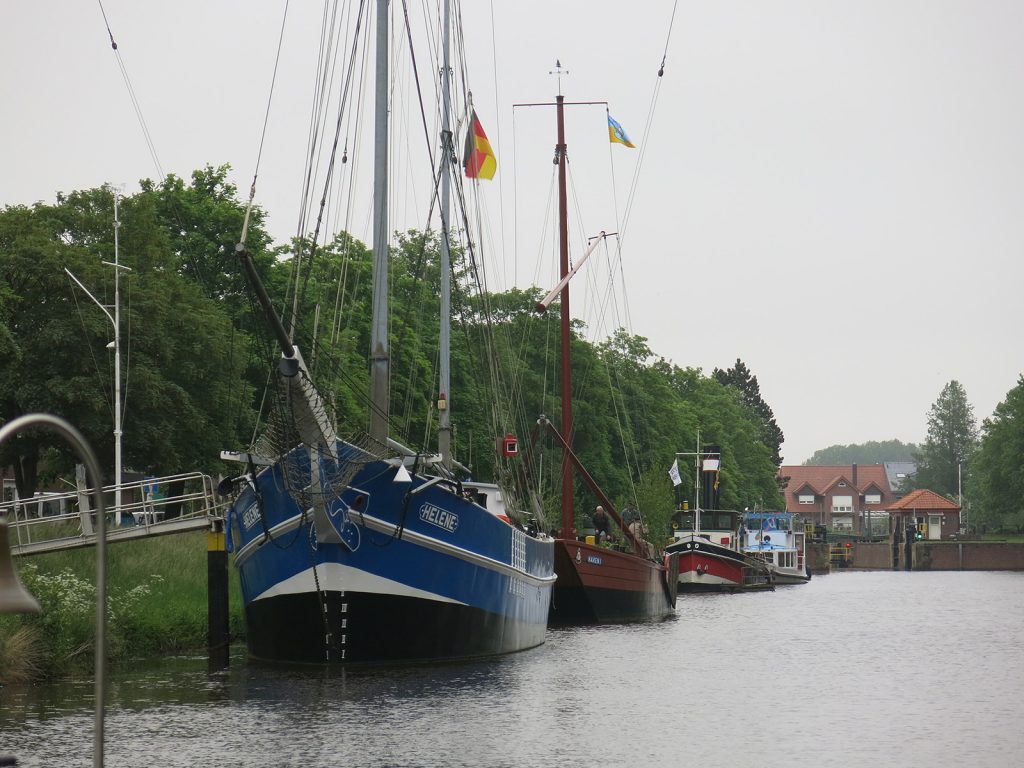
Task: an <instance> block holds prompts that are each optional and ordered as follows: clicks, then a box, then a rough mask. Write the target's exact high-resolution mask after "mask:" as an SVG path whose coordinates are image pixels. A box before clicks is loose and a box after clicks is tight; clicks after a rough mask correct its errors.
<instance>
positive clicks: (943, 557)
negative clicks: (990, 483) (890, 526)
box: [808, 541, 1024, 571]
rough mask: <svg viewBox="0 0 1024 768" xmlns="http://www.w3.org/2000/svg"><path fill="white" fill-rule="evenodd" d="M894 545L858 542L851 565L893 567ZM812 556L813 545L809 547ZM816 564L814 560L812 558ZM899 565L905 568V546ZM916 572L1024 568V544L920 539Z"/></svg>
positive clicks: (914, 557) (913, 563)
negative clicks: (811, 548)
mask: <svg viewBox="0 0 1024 768" xmlns="http://www.w3.org/2000/svg"><path fill="white" fill-rule="evenodd" d="M892 554H893V548H892V545H891V544H889V543H888V542H876V543H870V544H869V543H867V542H856V543H855V544H854V545H853V547H852V554H851V559H850V562H849V564H848V567H850V568H863V569H890V568H892V567H893V562H892ZM808 558H810V547H808ZM811 562H812V565H813V560H812V561H811ZM899 567H900V568H904V567H906V566H905V563H904V562H903V545H902V544H900V545H899ZM911 568H912V569H913V570H915V571H1024V544H1017V543H1010V542H1005V541H918V542H915V543H914V545H913V554H912V558H911Z"/></svg>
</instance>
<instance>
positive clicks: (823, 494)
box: [779, 464, 897, 533]
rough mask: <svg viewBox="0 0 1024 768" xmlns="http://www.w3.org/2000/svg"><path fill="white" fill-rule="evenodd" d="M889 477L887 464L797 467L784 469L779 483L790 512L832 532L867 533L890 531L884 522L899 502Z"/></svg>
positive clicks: (785, 467) (790, 466) (800, 465)
mask: <svg viewBox="0 0 1024 768" xmlns="http://www.w3.org/2000/svg"><path fill="white" fill-rule="evenodd" d="M889 474H890V473H889V472H887V470H886V465H885V464H860V465H858V464H838V465H836V464H829V465H819V466H807V465H802V464H798V465H786V466H783V467H782V468H781V469H780V470H779V479H780V482H784V483H785V485H784V487H783V496H784V497H785V499H786V511H787V512H795V513H796V514H798V515H800V517H801V518H802V519H803V520H804V521H805V522H813V523H816V524H821V525H826V526H828V527H829V528H830V529H832V530H839V531H849V532H851V533H864V532H865V531H866V530H867V528H868V526H870V527H872V528H874V529H877V528H879V527H881V528H882V531H881V532H885V531H886V530H887V529H888V526H887V525H885V524H884V523H883V522H882V521H883V520H885V519H886V518H887V515H886V514H885V512H886V510H888V509H889V507H890V505H891V504H892V503H893V502H894V501H895V500H896V498H897V492H894V491H893V489H892V486H891V485H890V482H889ZM872 513H876V514H875V520H876V523H875V524H873V523H872V522H871V520H872Z"/></svg>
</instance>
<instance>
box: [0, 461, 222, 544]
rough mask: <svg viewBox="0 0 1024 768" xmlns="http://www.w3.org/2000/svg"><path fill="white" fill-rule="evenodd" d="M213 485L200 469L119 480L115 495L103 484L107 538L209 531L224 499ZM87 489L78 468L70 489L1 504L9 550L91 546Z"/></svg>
mask: <svg viewBox="0 0 1024 768" xmlns="http://www.w3.org/2000/svg"><path fill="white" fill-rule="evenodd" d="M216 487H217V486H216V483H215V482H214V481H213V479H212V478H211V477H210V476H209V475H204V474H202V473H200V472H190V473H186V474H179V475H168V476H166V477H155V478H153V477H150V478H145V479H143V480H139V481H136V482H131V483H122V484H121V487H120V491H121V493H120V494H117V491H118V487H117V486H116V485H109V486H104V488H103V494H104V498H105V499H106V500H108V501H107V518H108V520H107V537H106V538H107V541H108V542H117V541H130V540H132V539H141V538H147V537H150V536H164V535H168V534H172V533H184V532H186V531H199V530H209V529H210V528H211V527H212V526H213V525H214V523H215V521H217V520H223V518H224V513H225V511H226V509H227V506H228V504H229V502H228V500H226V499H221V498H219V497H218V495H217V493H216ZM90 492H91V491H90V489H89V488H87V487H86V484H85V473H84V470H83V469H82V468H79V472H78V477H77V487H76V488H75V490H72V491H67V492H65V493H40V494H36V496H34V497H33V498H31V499H15V500H13V501H7V502H4V503H2V504H0V517H6V519H7V522H8V525H9V530H10V537H11V552H12V553H13V554H15V555H37V554H42V553H45V552H56V551H59V550H65V549H79V548H82V547H91V546H93V545H95V543H96V534H95V532H94V522H95V515H96V511H95V510H94V509H92V507H91V504H90V501H89V499H90V495H89V494H90ZM118 495H120V498H121V505H120V507H119V508H116V507H115V505H114V503H113V500H114V499H115V498H117V496H118Z"/></svg>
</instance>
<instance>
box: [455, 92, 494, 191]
mask: <svg viewBox="0 0 1024 768" xmlns="http://www.w3.org/2000/svg"><path fill="white" fill-rule="evenodd" d="M462 166H463V168H465V169H466V176H467V177H468V178H470V179H493V178H494V174H495V172H496V171H497V170H498V158H496V157H495V156H494V150H492V149H491V142H489V141H488V140H487V134H486V133H484V128H483V126H482V125H480V120H479V119H478V118H477V116H476V110H475V109H474V110H473V112H472V119H471V120H470V121H469V130H468V131H466V149H465V151H464V152H463V155H462Z"/></svg>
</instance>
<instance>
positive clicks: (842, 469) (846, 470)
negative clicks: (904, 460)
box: [779, 464, 891, 495]
mask: <svg viewBox="0 0 1024 768" xmlns="http://www.w3.org/2000/svg"><path fill="white" fill-rule="evenodd" d="M779 475H780V476H781V477H788V478H789V485H787V486H786V490H785V492H786V493H787V494H791V493H793V492H794V491H796V490H797V489H798V488H800V487H801V486H803V485H807V486H810V487H811V488H813V489H814V491H815V493H818V494H821V495H824V494H825V491H826V490H828V489H829V488H830V487H832V486H833V485H834V484H835V483H836V482H838V481H839V480H846V482H847V483H849V484H850V485H851V486H852V485H853V483H852V478H853V467H852V466H851V465H849V464H839V465H835V464H833V465H821V466H805V465H803V464H793V465H785V466H783V467H782V468H781V469H780V470H779ZM872 485H874V486H875V487H877V488H878V489H879V490H880V491H882V492H883V493H889V492H890V490H891V489H890V488H889V479H888V478H887V477H886V475H885V465H884V464H858V465H857V490H858V491H861V492H862V491H864V490H865V489H866V488H868V487H870V486H872Z"/></svg>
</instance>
